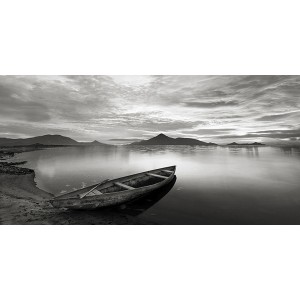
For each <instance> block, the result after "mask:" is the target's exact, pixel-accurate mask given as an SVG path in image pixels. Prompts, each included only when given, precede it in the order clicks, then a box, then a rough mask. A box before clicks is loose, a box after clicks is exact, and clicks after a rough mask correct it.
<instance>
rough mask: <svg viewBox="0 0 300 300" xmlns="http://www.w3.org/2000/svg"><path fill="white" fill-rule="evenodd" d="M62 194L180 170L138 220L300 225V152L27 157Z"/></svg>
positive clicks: (179, 150) (125, 151)
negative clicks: (147, 173)
mask: <svg viewBox="0 0 300 300" xmlns="http://www.w3.org/2000/svg"><path fill="white" fill-rule="evenodd" d="M17 159H18V160H27V161H28V163H27V164H26V165H25V166H26V167H30V168H33V169H34V170H35V172H36V181H37V185H38V187H40V188H42V189H44V190H46V191H48V192H51V193H53V194H55V195H57V194H60V193H65V192H68V191H72V190H73V189H77V188H80V187H84V186H86V185H91V184H93V183H96V182H99V181H102V180H104V179H106V178H111V179H113V178H117V177H121V176H125V175H128V174H132V173H137V172H142V171H146V170H149V169H155V168H160V167H164V166H169V165H176V166H177V171H176V175H177V179H176V182H175V184H174V186H173V187H172V188H171V187H169V189H170V190H169V191H165V192H163V193H162V194H160V195H158V196H156V197H154V198H153V197H152V198H153V199H152V198H151V199H149V200H148V202H149V203H148V204H149V205H146V206H143V207H134V208H132V210H136V215H138V217H139V218H142V219H143V220H145V221H149V222H154V223H159V224H300V197H299V195H300V184H299V179H300V150H299V149H297V148H275V147H274V148H273V147H244V148H235V147H232V148H228V147H212V148H210V147H199V146H144V147H131V148H129V147H111V148H110V147H108V148H101V147H91V148H79V147H78V148H76V147H72V148H69V147H68V148H52V149H47V150H41V151H34V152H27V153H21V154H19V155H18V156H17Z"/></svg>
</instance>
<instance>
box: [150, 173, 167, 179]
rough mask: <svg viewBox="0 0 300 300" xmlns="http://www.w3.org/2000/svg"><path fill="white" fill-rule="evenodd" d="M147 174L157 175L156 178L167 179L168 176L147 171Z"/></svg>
mask: <svg viewBox="0 0 300 300" xmlns="http://www.w3.org/2000/svg"><path fill="white" fill-rule="evenodd" d="M147 175H149V176H152V177H157V178H163V179H167V178H168V177H167V176H163V175H158V174H153V173H147Z"/></svg>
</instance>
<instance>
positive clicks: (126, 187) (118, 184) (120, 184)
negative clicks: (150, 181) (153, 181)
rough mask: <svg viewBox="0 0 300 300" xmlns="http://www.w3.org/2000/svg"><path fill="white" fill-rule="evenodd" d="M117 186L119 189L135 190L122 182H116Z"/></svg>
mask: <svg viewBox="0 0 300 300" xmlns="http://www.w3.org/2000/svg"><path fill="white" fill-rule="evenodd" d="M115 185H117V186H119V187H122V188H124V189H127V190H134V187H132V186H129V185H126V184H124V183H121V182H115Z"/></svg>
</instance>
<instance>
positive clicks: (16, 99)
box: [0, 75, 300, 144]
mask: <svg viewBox="0 0 300 300" xmlns="http://www.w3.org/2000/svg"><path fill="white" fill-rule="evenodd" d="M159 133H164V134H166V135H168V136H170V137H189V138H196V139H199V140H202V141H206V142H216V143H220V144H222V143H228V142H233V141H237V142H250V141H262V142H263V141H273V140H274V141H281V140H283V141H295V140H297V141H300V76H202V75H201V76H195V75H193V76H186V75H185V76H174V75H168V76H164V75H159V76H123V75H122V76H121V75H120V76H103V75H101V76H100V75H99V76H0V137H8V138H26V137H32V136H38V135H44V134H60V135H64V136H68V137H71V138H74V139H76V140H78V141H93V140H98V141H100V142H105V143H109V144H126V143H130V142H133V141H138V140H140V139H149V138H151V137H153V136H155V135H157V134H159Z"/></svg>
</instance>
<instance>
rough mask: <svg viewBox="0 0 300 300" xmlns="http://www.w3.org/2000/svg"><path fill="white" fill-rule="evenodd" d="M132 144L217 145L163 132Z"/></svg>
mask: <svg viewBox="0 0 300 300" xmlns="http://www.w3.org/2000/svg"><path fill="white" fill-rule="evenodd" d="M131 145H199V146H216V144H214V143H206V142H202V141H199V140H196V139H191V138H171V137H169V136H167V135H165V134H163V133H160V134H159V135H157V136H155V137H153V138H151V139H149V140H143V141H140V142H135V143H132V144H131Z"/></svg>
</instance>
